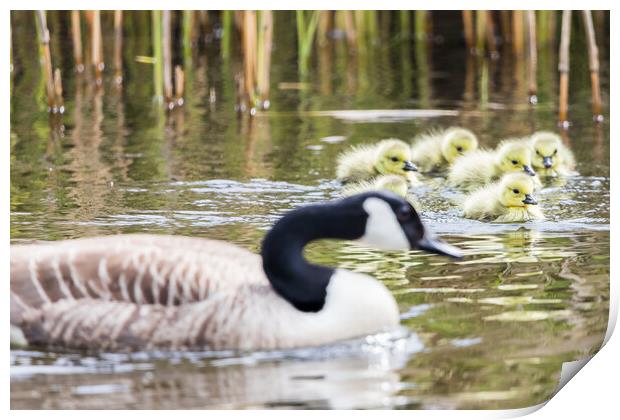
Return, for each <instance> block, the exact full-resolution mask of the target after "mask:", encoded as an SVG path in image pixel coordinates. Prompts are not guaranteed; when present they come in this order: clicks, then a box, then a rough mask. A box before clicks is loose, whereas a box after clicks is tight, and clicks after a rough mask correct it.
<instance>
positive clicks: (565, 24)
mask: <svg viewBox="0 0 620 420" xmlns="http://www.w3.org/2000/svg"><path fill="white" fill-rule="evenodd" d="M571 17H572V16H571V11H570V10H564V11H563V12H562V38H561V40H560V59H559V62H558V70H559V72H560V109H559V123H560V126H561V127H563V128H567V127H568V118H567V117H568V72H569V59H570V57H569V49H570V27H571Z"/></svg>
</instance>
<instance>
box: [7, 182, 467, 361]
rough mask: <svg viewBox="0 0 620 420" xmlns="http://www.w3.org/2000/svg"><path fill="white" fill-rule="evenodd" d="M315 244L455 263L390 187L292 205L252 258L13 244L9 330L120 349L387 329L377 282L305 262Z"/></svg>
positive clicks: (138, 242) (190, 244) (392, 321)
mask: <svg viewBox="0 0 620 420" xmlns="http://www.w3.org/2000/svg"><path fill="white" fill-rule="evenodd" d="M323 238H325V239H345V240H358V241H360V242H362V243H365V244H368V245H372V246H375V247H380V248H385V249H415V248H418V249H423V250H427V251H430V252H434V253H437V254H443V255H448V256H452V257H459V256H460V252H459V250H458V249H456V248H454V247H452V246H450V245H448V244H446V243H444V242H443V241H441V240H440V239H437V238H436V237H434V236H433V235H432V234H430V233H429V232H428V231H426V229H425V228H424V226H423V225H422V222H421V221H420V219H419V217H418V214H417V213H416V211H415V210H414V208H413V207H412V206H411V205H410V204H409V203H408V202H407V201H405V200H404V199H402V198H401V197H398V196H396V195H394V194H392V193H390V192H369V193H365V194H359V195H356V196H352V197H347V198H344V199H340V200H336V201H332V202H328V203H323V204H316V205H308V206H304V207H300V208H298V209H295V210H292V211H290V212H289V213H287V214H286V215H285V216H284V217H282V218H281V219H280V220H279V221H278V222H277V223H275V225H274V226H273V227H272V229H271V230H270V231H269V233H267V235H266V236H265V238H264V240H263V244H262V251H261V256H259V255H256V254H253V253H251V252H249V251H247V250H245V249H243V248H239V247H237V246H235V245H232V244H229V243H226V242H221V241H215V240H209V239H198V238H188V237H178V236H157V235H140V234H136V235H119V236H109V237H100V238H87V239H75V240H67V241H60V242H51V243H45V244H33V245H15V246H12V247H11V327H12V330H15V331H16V332H18V331H19V332H20V334H21V335H22V338H23V339H24V340H25V341H26V342H27V343H28V344H32V345H45V346H55V347H62V348H67V347H68V348H80V349H93V350H109V351H126V350H149V349H191V348H203V349H204V348H207V349H213V350H221V349H238V350H259V349H260V350H267V349H283V348H293V347H304V346H313V345H321V344H325V343H330V342H333V341H337V340H342V339H348V338H353V337H357V336H363V335H366V334H372V333H376V332H379V331H381V330H383V329H385V328H390V327H393V326H395V325H397V324H398V322H399V316H398V308H397V306H396V302H395V300H394V298H393V297H392V295H391V294H390V292H389V291H388V289H387V288H386V287H385V286H384V285H383V284H382V283H380V282H379V281H377V280H375V279H374V278H372V277H370V276H368V275H365V274H361V273H353V272H349V271H346V270H340V269H333V268H329V267H323V266H320V265H316V264H312V263H309V262H308V261H306V260H305V259H304V257H303V249H304V247H305V245H306V244H307V243H309V242H311V241H314V240H317V239H323ZM261 257H262V258H261ZM14 327H15V328H14ZM20 330H21V331H20Z"/></svg>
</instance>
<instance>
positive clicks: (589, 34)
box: [581, 10, 603, 122]
mask: <svg viewBox="0 0 620 420" xmlns="http://www.w3.org/2000/svg"><path fill="white" fill-rule="evenodd" d="M581 13H582V16H583V23H584V26H585V28H586V38H587V45H588V62H589V66H590V80H591V83H592V113H593V114H594V120H595V121H597V122H600V121H602V120H603V115H602V110H601V85H600V81H599V61H598V47H597V46H596V36H595V34H594V24H593V23H592V12H591V11H590V10H582V12H581Z"/></svg>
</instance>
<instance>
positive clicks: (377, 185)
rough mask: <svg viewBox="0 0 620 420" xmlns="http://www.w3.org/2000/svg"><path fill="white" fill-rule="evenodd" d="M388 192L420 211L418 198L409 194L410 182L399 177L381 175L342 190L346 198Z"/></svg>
mask: <svg viewBox="0 0 620 420" xmlns="http://www.w3.org/2000/svg"><path fill="white" fill-rule="evenodd" d="M379 190H388V191H391V192H393V193H394V194H396V195H399V196H401V197H403V198H404V199H405V200H407V201H408V202H409V203H410V204H411V205H412V206H413V207H414V208H415V209H416V210H418V211H420V203H419V201H418V200H417V198H416V197H415V196H414V195H413V194H410V193H409V183H408V181H407V180H406V179H405V178H403V177H402V176H399V175H379V176H377V177H376V178H373V179H371V180H368V181H357V182H349V183H348V184H345V186H344V188H343V189H342V195H343V196H345V197H348V196H351V195H355V194H360V193H363V192H368V191H379Z"/></svg>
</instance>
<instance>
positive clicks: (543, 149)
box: [529, 131, 577, 177]
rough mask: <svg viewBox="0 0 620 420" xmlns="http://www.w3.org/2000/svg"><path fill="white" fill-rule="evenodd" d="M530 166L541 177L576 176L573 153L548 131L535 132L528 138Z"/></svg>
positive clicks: (555, 135)
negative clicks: (530, 149) (530, 153)
mask: <svg viewBox="0 0 620 420" xmlns="http://www.w3.org/2000/svg"><path fill="white" fill-rule="evenodd" d="M529 142H530V145H531V147H532V165H533V166H534V169H535V170H536V172H537V173H538V174H539V175H541V176H552V177H555V176H570V175H576V174H577V172H575V157H574V155H573V152H571V150H570V149H569V148H568V147H566V146H565V145H564V143H562V139H561V138H560V136H558V135H557V134H555V133H552V132H550V131H537V132H536V133H534V134H532V137H530V140H529Z"/></svg>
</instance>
